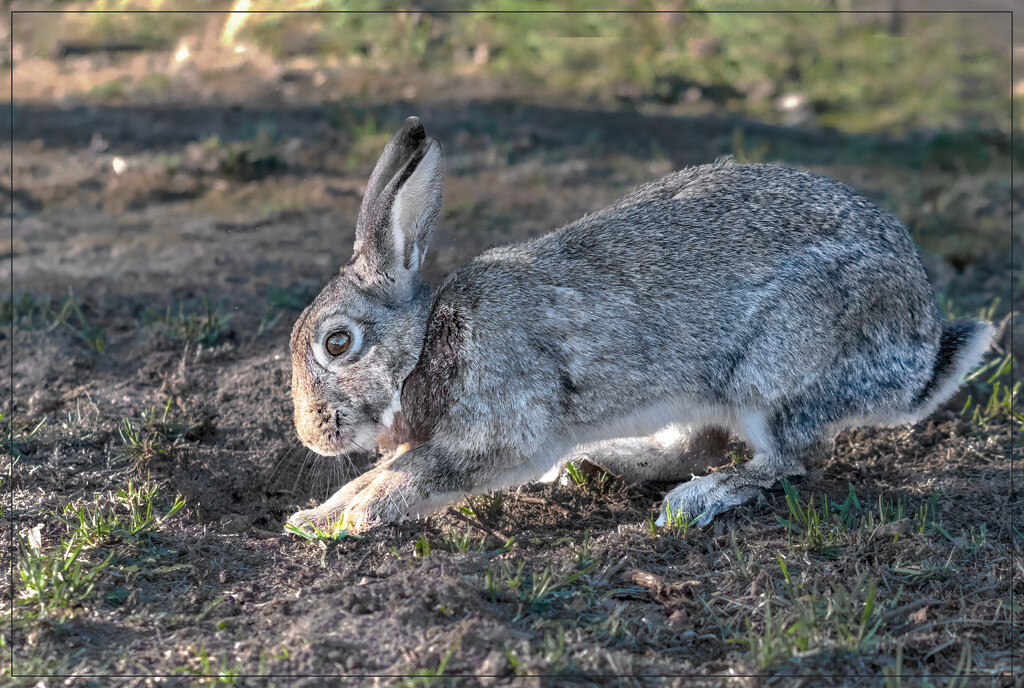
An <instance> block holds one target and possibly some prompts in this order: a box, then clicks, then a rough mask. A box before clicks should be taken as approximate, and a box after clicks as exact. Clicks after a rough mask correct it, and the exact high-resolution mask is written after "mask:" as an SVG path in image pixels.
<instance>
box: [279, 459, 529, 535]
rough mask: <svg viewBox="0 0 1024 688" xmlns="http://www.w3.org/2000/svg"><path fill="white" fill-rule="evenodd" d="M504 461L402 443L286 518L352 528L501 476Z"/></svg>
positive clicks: (420, 509)
mask: <svg viewBox="0 0 1024 688" xmlns="http://www.w3.org/2000/svg"><path fill="white" fill-rule="evenodd" d="M488 465H491V466H496V465H504V466H509V462H507V461H506V462H497V463H496V462H494V461H491V462H488V461H480V460H469V458H468V457H462V456H457V455H456V453H454V452H452V451H451V450H449V449H446V448H443V447H439V446H437V445H436V444H433V443H425V444H421V445H418V446H414V447H410V448H406V447H405V446H403V447H400V448H399V451H397V452H396V453H395V455H394V456H392V457H391V458H389V459H386V460H385V461H383V462H382V463H381V464H379V465H378V466H377V467H375V468H373V469H371V470H369V471H367V472H366V473H364V474H363V475H361V476H359V477H358V478H356V479H355V480H353V481H352V482H350V483H348V484H347V485H345V486H343V487H342V488H341V489H340V490H338V492H336V493H335V494H334V495H333V496H332V497H331V498H330V499H328V500H327V501H326V502H324V503H323V504H321V505H320V506H318V507H316V508H315V509H307V510H305V511H299V512H298V513H296V514H293V515H292V517H291V518H289V519H288V523H289V524H291V525H294V526H297V527H299V528H303V529H305V530H311V526H316V527H319V528H321V529H323V528H324V527H325V526H328V525H333V524H338V523H342V522H344V526H345V527H347V528H349V529H350V530H352V531H354V532H362V531H365V530H369V529H371V528H374V527H376V526H379V525H383V524H385V523H394V522H396V521H400V520H402V519H404V518H409V517H413V516H419V515H422V514H426V513H430V512H431V511H434V510H436V509H438V508H440V507H442V506H445V505H447V504H450V503H452V502H454V501H455V500H457V499H458V498H459V497H461V496H462V495H464V494H467V493H469V492H473V491H475V490H477V489H480V488H489V487H491V486H492V485H494V483H495V482H499V481H501V479H502V475H500V474H498V473H497V472H496V470H497V469H492V470H491V471H487V470H486V469H484V468H481V466H488Z"/></svg>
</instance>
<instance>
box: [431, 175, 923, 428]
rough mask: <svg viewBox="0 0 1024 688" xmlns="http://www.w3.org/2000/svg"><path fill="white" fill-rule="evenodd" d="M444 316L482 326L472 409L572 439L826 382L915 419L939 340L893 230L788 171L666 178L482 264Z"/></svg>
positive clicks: (476, 330)
mask: <svg viewBox="0 0 1024 688" xmlns="http://www.w3.org/2000/svg"><path fill="white" fill-rule="evenodd" d="M437 303H447V304H449V306H450V307H451V308H454V309H458V310H460V311H461V312H462V313H463V316H462V317H464V318H465V321H466V322H467V323H472V333H473V334H472V338H471V339H470V340H467V346H468V347H469V349H468V351H472V352H474V353H471V354H468V355H467V360H471V361H475V363H474V365H472V366H471V367H472V369H473V374H472V375H470V376H469V378H467V379H472V381H473V386H474V389H475V391H476V392H477V393H480V394H485V395H486V394H495V395H498V396H499V397H502V398H507V399H514V400H515V401H514V402H512V401H510V402H509V403H510V404H514V406H515V407H516V408H531V407H532V410H531V411H530V412H531V413H535V414H536V413H540V414H542V415H544V416H545V417H547V418H549V419H552V420H556V419H564V420H565V422H568V423H570V424H573V423H575V424H579V423H584V424H586V423H593V422H599V421H600V418H602V417H603V416H604V415H606V414H608V413H609V412H610V411H611V410H612V409H613V408H618V407H620V406H621V403H622V401H621V400H622V399H623V398H627V399H630V400H632V402H634V403H636V404H638V405H643V404H649V403H655V402H656V401H657V400H659V399H663V398H666V397H671V396H673V395H675V396H682V397H686V398H691V399H700V400H701V401H702V402H705V403H712V404H717V405H719V406H721V407H723V408H733V407H739V406H743V405H750V404H755V405H766V404H772V403H775V402H778V401H780V400H783V399H790V398H793V397H795V396H799V395H807V394H814V393H815V390H816V389H817V388H818V387H819V386H820V385H822V384H824V383H826V382H829V381H831V383H832V384H842V385H845V386H846V387H847V388H849V394H850V395H851V399H852V400H854V399H855V400H856V401H858V402H863V401H864V399H865V397H875V399H874V401H873V402H872V403H874V404H875V405H883V406H884V405H894V406H896V405H900V404H904V403H909V400H910V398H911V397H912V396H913V394H914V390H915V389H916V388H918V387H921V386H923V385H924V384H925V383H926V382H927V379H928V377H929V376H930V374H931V365H932V362H933V360H934V356H935V351H936V348H937V345H938V339H939V333H940V329H941V317H940V313H939V311H938V305H937V304H936V302H935V299H934V296H933V294H932V291H931V288H930V286H929V285H928V282H927V279H926V276H925V272H924V269H923V267H922V266H921V263H920V260H919V258H918V256H917V252H916V249H915V247H914V245H913V243H912V242H911V240H910V238H909V236H908V235H907V232H906V229H905V228H904V227H903V225H902V224H900V223H899V221H898V220H896V219H895V218H893V217H892V216H890V215H888V214H887V213H885V212H884V211H882V210H881V209H879V208H878V207H877V206H875V205H874V204H872V203H871V202H870V201H868V200H867V199H866V198H864V197H863V196H860V195H859V194H857V193H855V192H854V191H852V190H850V189H849V188H847V187H845V186H843V185H842V184H839V183H838V182H835V181H834V180H831V179H828V178H825V177H821V176H817V175H813V174H810V173H806V172H801V171H797V170H792V169H789V168H785V167H781V166H776V165H736V164H731V163H716V164H714V165H707V166H703V167H697V168H691V169H687V170H683V171H680V172H677V173H674V174H671V175H668V176H666V177H664V178H662V179H660V180H657V181H655V182H652V183H650V184H647V185H644V186H641V187H639V188H637V189H635V190H633V191H632V192H630V193H629V194H627V195H626V196H624V197H623V198H622V199H620V200H619V201H617V202H616V203H614V204H613V205H611V206H609V207H608V208H605V209H603V210H601V211H599V212H596V213H593V214H590V215H587V216H585V217H583V218H581V219H580V220H578V221H576V222H574V223H572V224H570V225H567V226H565V227H563V228H562V229H560V230H558V231H556V232H554V233H552V234H549V235H547V236H544V237H541V238H539V239H536V240H533V241H531V242H527V243H525V244H516V245H511V246H505V247H500V248H497V249H493V250H491V251H489V252H487V253H485V254H483V255H481V256H479V257H478V258H477V259H475V260H474V261H472V262H471V263H469V264H468V265H466V266H464V267H463V268H461V269H460V270H459V271H457V272H456V273H455V274H454V275H453V276H452V277H451V278H450V279H449V280H448V281H447V282H446V283H445V284H444V285H442V287H441V288H440V289H439V291H438V293H437V294H436V296H435V308H436V304H437ZM510 370H514V371H515V373H516V375H514V376H510V375H509V371H510ZM856 381H860V382H859V383H858V382H856ZM542 425H543V424H542Z"/></svg>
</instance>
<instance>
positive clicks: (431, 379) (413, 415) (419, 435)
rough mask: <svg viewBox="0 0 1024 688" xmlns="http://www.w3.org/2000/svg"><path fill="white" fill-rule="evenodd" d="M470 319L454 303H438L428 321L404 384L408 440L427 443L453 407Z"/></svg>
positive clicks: (462, 366) (464, 355)
mask: <svg viewBox="0 0 1024 688" xmlns="http://www.w3.org/2000/svg"><path fill="white" fill-rule="evenodd" d="M468 324H469V323H468V321H467V320H466V318H465V315H464V313H463V312H461V311H460V310H459V309H458V308H456V307H455V306H454V305H453V304H451V303H445V302H438V303H435V305H434V308H433V310H432V312H431V314H430V318H429V319H428V320H427V331H426V335H425V336H424V338H423V350H422V351H421V352H420V358H419V360H418V361H417V362H416V366H415V367H414V368H413V370H412V372H411V373H410V374H409V377H407V378H405V382H404V383H403V385H402V396H401V401H402V410H401V412H400V416H401V422H402V425H403V426H404V427H403V429H405V430H406V431H407V440H406V441H413V442H425V441H427V440H428V439H430V437H431V435H432V434H433V432H434V428H436V427H437V424H438V422H439V421H440V419H441V418H443V417H444V416H445V415H446V414H447V413H448V409H449V408H451V405H452V400H453V399H454V398H455V396H456V395H457V394H458V392H459V390H460V389H461V386H462V385H461V381H462V379H461V375H462V371H463V369H464V368H465V365H466V350H465V344H466V338H467V335H468V332H467V330H468Z"/></svg>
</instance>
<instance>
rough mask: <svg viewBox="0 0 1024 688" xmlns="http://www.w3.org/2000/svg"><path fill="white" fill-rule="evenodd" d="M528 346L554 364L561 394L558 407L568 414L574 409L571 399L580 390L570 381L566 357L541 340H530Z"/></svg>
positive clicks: (554, 346)
mask: <svg viewBox="0 0 1024 688" xmlns="http://www.w3.org/2000/svg"><path fill="white" fill-rule="evenodd" d="M530 344H531V346H533V347H534V348H535V349H536V350H537V351H539V352H540V353H542V354H543V355H544V357H545V358H547V359H548V360H550V361H551V362H552V363H553V364H554V366H555V371H556V372H557V375H558V384H559V388H560V392H561V393H560V394H559V396H558V401H559V405H560V406H561V408H562V411H563V412H565V413H570V412H571V411H572V409H573V408H575V401H574V400H573V399H571V397H573V396H575V395H577V394H579V393H580V392H581V391H582V390H581V389H580V387H579V386H578V385H577V384H576V382H575V381H574V380H573V379H572V374H571V373H570V372H569V362H568V359H567V357H566V356H565V355H564V354H563V352H562V351H561V350H560V349H559V348H558V347H557V346H556V345H554V344H552V343H550V342H547V341H544V340H542V339H531V340H530Z"/></svg>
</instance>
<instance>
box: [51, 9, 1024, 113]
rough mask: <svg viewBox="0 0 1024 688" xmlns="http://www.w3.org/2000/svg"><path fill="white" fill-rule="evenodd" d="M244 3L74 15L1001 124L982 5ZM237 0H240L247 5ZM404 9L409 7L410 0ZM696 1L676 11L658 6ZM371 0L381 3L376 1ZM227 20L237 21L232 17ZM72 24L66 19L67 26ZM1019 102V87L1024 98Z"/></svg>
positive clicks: (151, 29)
mask: <svg viewBox="0 0 1024 688" xmlns="http://www.w3.org/2000/svg"><path fill="white" fill-rule="evenodd" d="M243 1H244V4H245V6H247V7H248V9H249V12H248V13H245V14H242V13H238V14H236V15H233V17H234V20H233V21H232V20H230V19H229V18H228V15H223V16H216V15H202V14H171V15H162V14H161V15H151V14H130V15H116V14H90V15H77V16H71V17H69V19H68V20H67V21H68V22H71V23H72V24H73V25H74V26H73V31H74V32H76V34H77V35H88V36H91V37H94V38H96V39H98V40H108V41H122V42H123V41H131V42H135V43H139V44H143V45H147V46H153V47H157V46H163V47H166V48H171V49H173V47H174V45H175V44H176V42H177V41H178V40H179V39H180V38H181V37H182V36H184V35H186V34H190V35H201V34H206V35H209V34H210V33H211V32H210V31H209V26H210V24H209V22H211V21H214V19H212V18H214V17H215V19H216V22H217V26H216V34H217V35H218V36H219V40H220V42H221V43H223V44H225V45H231V44H236V43H237V44H243V43H244V44H246V45H250V46H253V45H255V46H256V47H258V48H259V49H260V50H262V51H264V52H268V53H270V54H271V55H274V56H276V57H282V58H286V57H291V56H294V55H296V54H299V53H302V54H311V55H318V56H321V57H324V58H328V57H330V58H336V59H339V60H342V61H347V63H348V64H359V65H363V66H367V67H371V68H379V69H381V70H382V71H393V70H396V69H397V70H421V71H428V72H436V73H443V74H481V75H485V76H488V75H490V76H506V77H512V78H515V79H516V80H518V81H520V82H523V83H526V84H530V85H533V86H535V87H536V88H537V90H538V92H539V93H557V94H559V95H561V96H563V97H565V96H568V97H586V98H599V99H605V100H615V99H620V100H623V99H624V100H627V101H634V102H648V103H661V104H682V105H687V104H689V105H695V104H698V103H701V104H704V105H705V106H710V107H714V108H716V109H718V110H721V109H725V110H727V111H736V112H744V113H746V114H748V115H750V116H753V117H756V118H759V119H763V120H766V121H770V122H782V123H794V124H803V123H812V124H818V125H821V126H828V127H837V128H840V129H844V130H848V131H859V132H869V131H870V132H880V131H886V132H893V133H898V132H905V131H908V130H912V129H922V128H957V129H962V128H976V129H998V130H1002V131H1008V130H1009V128H1010V113H1009V107H1008V106H1009V99H1010V98H1011V93H1010V91H1009V90H1008V85H1009V84H1008V81H1009V76H1010V69H1009V66H1010V51H1009V50H1007V49H1003V48H999V47H997V45H996V44H997V43H998V41H996V42H993V40H991V39H986V37H985V36H983V35H982V34H983V33H984V32H985V31H986V30H987V29H986V26H989V30H990V25H986V24H983V23H982V22H981V21H978V16H977V15H974V17H973V19H974V20H972V19H971V18H968V17H967V15H928V14H921V15H906V14H903V15H899V14H894V13H891V12H890V13H887V12H879V13H872V14H823V13H815V12H807V13H786V14H749V13H738V14H726V13H705V12H704V11H706V10H712V9H720V5H718V4H716V3H712V2H710V0H679V1H677V2H675V3H671V4H670V3H665V2H659V1H657V0H626V1H625V2H623V3H621V4H620V5H619V6H618V9H621V10H630V11H640V12H642V13H612V12H604V13H602V12H590V11H582V10H587V9H589V4H590V3H585V2H583V0H567V1H566V2H565V3H563V4H562V5H561V9H565V10H576V11H577V12H578V13H565V12H557V13H539V12H538V11H540V10H546V9H548V8H549V5H547V4H546V3H543V2H541V1H540V0H500V1H499V2H496V3H493V5H492V7H493V9H495V10H505V11H508V10H514V11H521V12H523V13H506V14H496V13H493V12H489V13H479V14H462V13H452V12H453V11H454V12H457V11H459V10H466V9H471V8H472V3H470V2H469V0H435V1H433V2H424V3H417V2H413V3H408V2H399V1H398V0H367V1H366V2H363V3H360V5H359V9H360V11H359V12H334V13H305V14H302V13H285V12H280V11H268V10H279V9H281V7H282V4H284V5H286V6H290V7H291V8H292V9H306V10H326V11H338V10H350V9H351V8H352V5H351V3H348V2H345V1H344V0H293V1H292V2H290V3H282V2H279V1H278V2H271V0H251V1H250V0H243ZM242 4H243V3H239V5H240V6H241V5H242ZM157 5H158V6H159V9H163V10H171V9H190V10H196V9H201V10H227V9H230V8H231V7H232V3H229V2H224V1H223V0H221V1H216V0H207V1H206V2H202V1H200V2H196V1H195V0H190V1H189V2H185V0H160V1H159V2H157V0H88V1H86V2H79V3H67V7H68V8H69V9H70V8H72V7H74V8H81V9H106V10H110V9H153V8H154V7H155V6H157ZM848 5H849V3H848V2H845V1H844V0H795V1H794V2H791V3H787V6H786V8H787V9H797V10H835V9H849V7H848ZM410 8H414V9H416V11H407V10H409V9H410ZM666 9H672V10H688V11H690V12H691V13H668V12H665V11H664V10H666ZM374 11H377V13H374ZM229 25H230V26H229ZM69 30H72V29H69ZM1019 100H1020V102H1021V105H1020V107H1022V109H1024V95H1022V96H1021V97H1020V98H1019Z"/></svg>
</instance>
